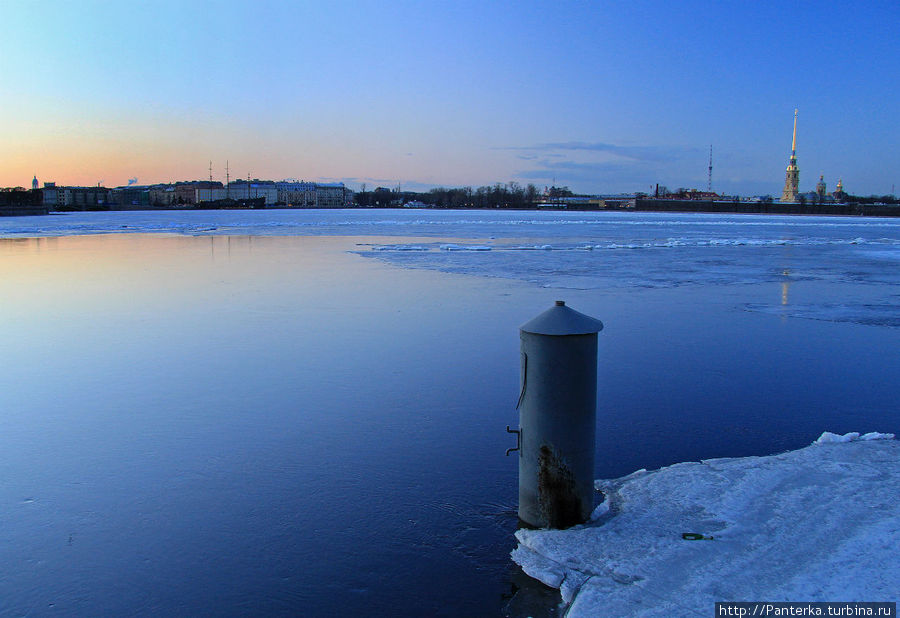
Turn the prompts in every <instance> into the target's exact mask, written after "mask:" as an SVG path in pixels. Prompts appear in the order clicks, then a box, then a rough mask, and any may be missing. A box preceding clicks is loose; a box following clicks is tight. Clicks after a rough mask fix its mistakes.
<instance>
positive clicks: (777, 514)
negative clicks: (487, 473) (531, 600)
mask: <svg viewBox="0 0 900 618" xmlns="http://www.w3.org/2000/svg"><path fill="white" fill-rule="evenodd" d="M892 438H893V435H892V434H880V433H874V432H873V433H869V434H865V435H862V436H860V435H859V434H858V433H851V434H845V435H843V436H838V435H837V434H832V433H829V432H825V433H823V434H822V436H821V437H820V438H819V439H818V440H816V442H814V443H813V444H812V445H810V446H808V447H806V448H803V449H800V450H797V451H790V452H787V453H781V454H779V455H772V456H768V457H744V458H735V459H710V460H706V461H702V462H698V463H681V464H676V465H673V466H669V467H667V468H662V469H660V470H655V471H650V472H647V471H639V473H635V474H631V475H629V476H627V477H624V478H621V479H615V480H600V481H597V483H596V484H597V487H598V489H600V490H601V491H602V492H603V493H604V495H605V498H606V499H605V501H604V502H603V503H602V504H601V506H600V507H598V508H597V509H596V510H595V513H594V519H593V521H592V522H591V523H588V524H586V525H584V526H577V527H575V528H570V529H568V530H519V531H518V532H517V533H516V538H517V539H518V541H519V545H518V547H517V548H516V549H515V550H514V551H513V552H512V557H513V560H515V562H517V563H518V564H519V565H521V567H522V569H523V570H524V571H525V572H526V573H528V574H529V575H530V576H532V577H534V578H536V579H539V580H540V581H542V582H544V583H545V584H547V585H549V586H553V587H555V588H559V589H560V592H561V595H562V598H563V601H564V602H565V603H567V604H569V605H570V607H569V608H568V613H567V614H566V615H567V616H598V615H602V616H634V615H639V616H673V615H689V614H695V613H696V614H699V615H709V614H710V612H712V611H713V604H714V603H715V602H716V601H726V600H730V601H751V600H760V599H763V600H772V601H801V600H802V601H816V600H819V601H836V600H842V601H843V600H858V601H863V600H866V601H876V600H877V601H896V600H897V599H898V596H900V588H898V585H897V583H898V582H900V561H898V560H897V559H896V557H897V555H898V553H900V501H898V500H897V499H896V496H897V495H900V442H897V441H894V440H892ZM604 505H605V506H604ZM683 533H696V534H700V535H704V537H712V539H708V540H707V539H704V540H685V539H683V538H682V534H683Z"/></svg>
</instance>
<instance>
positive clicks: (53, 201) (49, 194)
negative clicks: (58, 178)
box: [41, 182, 60, 210]
mask: <svg viewBox="0 0 900 618" xmlns="http://www.w3.org/2000/svg"><path fill="white" fill-rule="evenodd" d="M41 192H42V193H43V194H44V206H46V207H47V208H49V209H50V210H55V209H56V206H57V204H59V201H60V200H59V189H58V188H57V187H56V183H55V182H45V183H44V188H43V189H41Z"/></svg>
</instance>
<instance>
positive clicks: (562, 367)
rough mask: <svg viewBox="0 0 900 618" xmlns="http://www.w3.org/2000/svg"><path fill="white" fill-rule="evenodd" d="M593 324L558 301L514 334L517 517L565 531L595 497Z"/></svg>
mask: <svg viewBox="0 0 900 618" xmlns="http://www.w3.org/2000/svg"><path fill="white" fill-rule="evenodd" d="M602 328H603V324H602V323H601V322H600V321H599V320H595V319H594V318H591V317H589V316H587V315H584V314H583V313H579V312H577V311H574V310H573V309H570V308H568V307H566V306H565V303H564V302H563V301H556V305H555V306H554V307H551V308H550V309H548V310H547V311H545V312H544V313H542V314H540V315H539V316H537V317H536V318H534V319H533V320H531V321H530V322H528V323H527V324H524V325H523V326H522V327H521V328H520V329H519V335H520V338H521V351H522V384H521V387H522V389H521V394H520V396H519V405H518V408H519V432H520V433H519V445H520V449H519V519H520V520H522V521H523V522H524V523H525V524H528V525H531V526H535V527H539V528H547V527H549V528H567V527H569V526H573V525H575V524H580V523H584V522H585V521H587V519H588V518H589V517H590V514H591V510H592V509H593V499H594V447H595V443H596V419H597V333H598V332H599V331H600V330H601V329H602Z"/></svg>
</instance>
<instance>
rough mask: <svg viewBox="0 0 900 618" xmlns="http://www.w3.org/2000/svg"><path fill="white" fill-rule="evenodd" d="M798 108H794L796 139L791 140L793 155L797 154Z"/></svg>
mask: <svg viewBox="0 0 900 618" xmlns="http://www.w3.org/2000/svg"><path fill="white" fill-rule="evenodd" d="M797 111H798V110H797V108H794V140H793V141H792V142H791V155H792V156H793V155H796V154H797Z"/></svg>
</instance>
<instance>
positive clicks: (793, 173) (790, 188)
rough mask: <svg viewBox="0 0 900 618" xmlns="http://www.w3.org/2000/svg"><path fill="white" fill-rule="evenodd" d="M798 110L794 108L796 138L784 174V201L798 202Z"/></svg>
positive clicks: (782, 196) (782, 194)
mask: <svg viewBox="0 0 900 618" xmlns="http://www.w3.org/2000/svg"><path fill="white" fill-rule="evenodd" d="M797 111H798V110H796V109H795V110H794V139H793V141H792V142H791V160H790V162H788V166H787V173H786V174H785V176H784V191H782V192H781V201H782V202H796V201H797V195H798V193H799V191H798V186H799V185H800V170H799V169H798V168H797Z"/></svg>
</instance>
